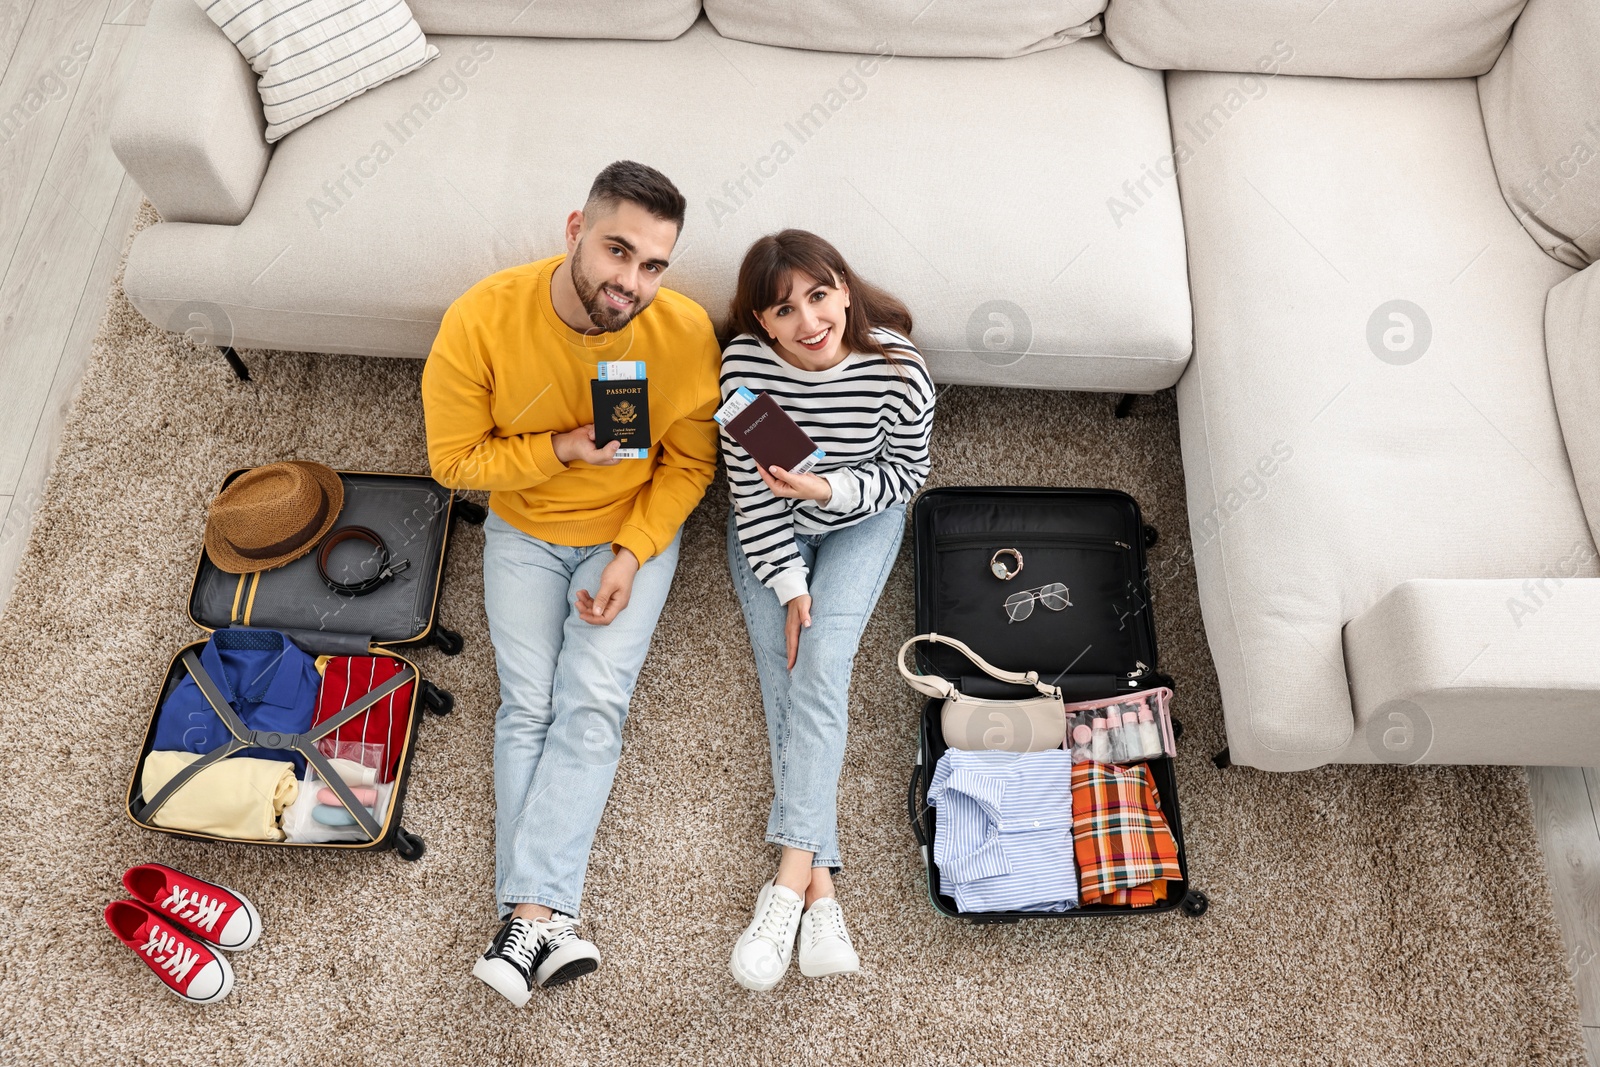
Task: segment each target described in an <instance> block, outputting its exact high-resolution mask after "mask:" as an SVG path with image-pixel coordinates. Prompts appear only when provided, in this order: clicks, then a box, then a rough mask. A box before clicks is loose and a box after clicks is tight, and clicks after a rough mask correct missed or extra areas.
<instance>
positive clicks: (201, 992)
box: [106, 900, 233, 1004]
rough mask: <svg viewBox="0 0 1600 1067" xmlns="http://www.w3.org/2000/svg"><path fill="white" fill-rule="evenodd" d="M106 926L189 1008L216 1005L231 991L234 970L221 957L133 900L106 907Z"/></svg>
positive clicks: (118, 901) (113, 902) (208, 946)
mask: <svg viewBox="0 0 1600 1067" xmlns="http://www.w3.org/2000/svg"><path fill="white" fill-rule="evenodd" d="M106 925H107V926H109V927H111V932H112V933H114V934H116V935H117V937H118V938H119V939H120V940H121V941H122V943H123V944H124V945H127V946H128V947H129V948H131V949H133V952H134V955H136V956H138V957H139V958H140V959H141V960H144V962H145V964H146V966H148V967H149V968H150V969H151V970H152V971H154V972H156V976H157V977H159V978H160V979H161V980H162V981H163V982H165V983H166V985H167V988H168V989H170V990H172V991H173V992H174V993H176V994H177V995H178V996H180V997H182V998H183V999H184V1000H187V1001H188V1002H189V1003H191V1004H215V1003H216V1002H217V1001H219V1000H221V999H222V998H223V997H225V996H227V995H228V992H229V990H231V989H232V988H233V968H232V967H230V966H228V961H227V960H226V959H224V958H223V957H222V954H221V953H219V952H217V951H215V950H214V949H212V947H211V946H210V945H208V944H206V943H205V942H204V941H201V940H199V939H198V938H193V937H190V936H189V935H188V934H186V933H184V932H183V930H182V929H180V928H179V927H177V926H175V925H172V924H170V923H168V922H167V920H166V918H165V917H163V916H162V915H160V914H158V913H156V912H154V911H152V910H151V909H150V908H147V907H145V906H144V905H143V904H141V903H139V902H138V901H136V900H113V901H112V902H111V903H110V904H107V905H106Z"/></svg>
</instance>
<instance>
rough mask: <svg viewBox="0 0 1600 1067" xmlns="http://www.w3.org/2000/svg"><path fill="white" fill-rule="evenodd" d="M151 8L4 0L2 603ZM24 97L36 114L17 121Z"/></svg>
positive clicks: (1580, 880)
mask: <svg viewBox="0 0 1600 1067" xmlns="http://www.w3.org/2000/svg"><path fill="white" fill-rule="evenodd" d="M149 6H150V0H0V515H4V519H3V521H0V604H3V603H4V601H5V599H6V598H7V597H9V596H10V593H11V582H12V575H13V574H14V572H15V570H16V565H17V560H18V557H19V556H20V555H21V553H22V548H23V546H24V544H25V543H26V542H27V537H28V531H29V529H30V528H31V526H32V523H33V514H34V510H35V508H37V506H38V504H39V501H40V499H41V497H42V495H43V492H44V483H45V478H46V477H47V476H48V475H49V473H50V464H51V462H52V460H53V459H54V458H55V451H56V446H57V442H58V440H59V438H60V435H61V426H62V423H63V422H64V421H65V420H66V415H67V410H68V407H69V406H70V405H71V403H72V396H73V393H74V392H76V390H77V387H78V381H79V379H80V378H81V377H82V375H83V369H84V365H85V363H86V361H87V360H88V357H89V344H90V341H91V340H92V339H93V337H94V333H95V329H96V328H97V327H98V326H99V323H100V320H101V318H102V317H103V316H104V314H105V302H106V292H107V289H108V288H109V286H110V284H111V278H112V275H113V273H114V272H115V270H116V266H117V260H118V257H119V255H120V252H121V243H122V238H123V236H124V235H125V234H126V233H127V230H128V227H129V226H130V225H131V224H132V221H133V215H134V212H135V210H136V209H137V208H138V205H139V190H138V188H137V187H136V186H135V185H134V184H133V182H132V180H131V179H129V178H127V177H126V176H125V175H124V174H123V172H122V167H121V166H120V165H119V164H118V163H117V160H116V158H115V157H114V156H113V155H112V154H111V149H110V147H109V145H108V144H107V138H106V130H107V125H108V122H109V117H110V111H111V106H112V104H113V103H114V101H115V100H116V97H117V88H118V86H119V85H120V84H121V79H122V78H123V77H124V76H125V75H126V73H127V71H128V69H129V67H130V64H131V61H132V59H133V56H134V53H135V51H136V50H137V48H138V44H139V36H140V34H141V33H142V32H143V25H144V21H145V16H146V13H147V12H148V10H149ZM63 64H64V65H63ZM63 69H66V70H70V71H71V72H72V73H71V74H70V75H67V76H65V77H63V76H60V75H59V73H58V72H59V71H61V70H63ZM41 100H42V103H41ZM19 105H20V107H21V110H20V111H18V112H16V114H17V115H20V116H23V121H20V122H19V121H17V120H16V118H15V117H13V118H11V119H9V120H8V119H7V116H10V115H12V112H13V108H15V107H18V106H19ZM1529 780H1530V782H1531V784H1532V788H1533V798H1534V807H1535V810H1536V813H1537V816H1538V822H1539V837H1540V841H1541V843H1542V845H1543V847H1544V855H1545V861H1546V863H1547V864H1548V865H1549V867H1550V878H1551V883H1552V888H1553V890H1554V893H1555V900H1556V910H1557V913H1558V915H1559V917H1560V919H1561V926H1562V932H1563V935H1564V936H1565V938H1566V948H1567V965H1568V970H1569V971H1570V973H1571V974H1572V977H1573V982H1574V984H1575V985H1576V987H1577V991H1578V1000H1579V1003H1580V1005H1581V1008H1582V1013H1583V1023H1584V1027H1585V1030H1584V1033H1585V1035H1586V1036H1587V1038H1588V1043H1589V1062H1590V1063H1591V1064H1592V1065H1593V1067H1600V816H1597V812H1600V771H1596V770H1588V771H1584V770H1577V769H1570V768H1532V769H1530V770H1529Z"/></svg>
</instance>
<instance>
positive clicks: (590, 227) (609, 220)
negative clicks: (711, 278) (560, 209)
mask: <svg viewBox="0 0 1600 1067" xmlns="http://www.w3.org/2000/svg"><path fill="white" fill-rule="evenodd" d="M597 210H599V211H601V212H605V213H604V214H600V215H595V216H592V217H591V216H580V215H579V214H578V213H576V212H575V213H574V216H573V219H574V220H578V219H581V225H579V226H578V227H577V228H576V232H574V227H573V225H572V220H569V222H568V227H567V251H568V255H569V258H570V261H571V269H572V286H573V288H574V289H576V290H577V291H578V299H579V300H581V301H583V306H584V310H586V311H587V312H588V313H589V318H590V320H591V321H592V322H593V323H594V324H595V325H596V326H598V327H599V328H600V329H602V330H605V331H607V332H609V333H615V332H616V331H618V330H620V329H622V328H623V327H624V326H626V325H628V323H629V322H630V321H632V319H633V317H634V316H635V315H637V314H639V312H641V311H643V310H644V309H645V308H647V307H649V306H650V301H652V300H654V299H655V298H656V290H657V289H659V288H661V275H662V272H663V271H665V270H666V269H667V257H669V256H670V255H671V254H672V246H673V245H674V244H676V243H677V240H678V227H677V226H676V224H674V223H672V222H669V221H667V220H666V219H658V218H656V217H655V216H654V215H652V214H650V212H648V211H646V210H645V209H644V208H642V207H640V206H639V205H638V204H634V203H630V202H628V201H623V202H622V203H620V204H618V205H617V206H616V209H615V210H610V209H608V208H606V207H603V206H602V207H600V208H598V209H597Z"/></svg>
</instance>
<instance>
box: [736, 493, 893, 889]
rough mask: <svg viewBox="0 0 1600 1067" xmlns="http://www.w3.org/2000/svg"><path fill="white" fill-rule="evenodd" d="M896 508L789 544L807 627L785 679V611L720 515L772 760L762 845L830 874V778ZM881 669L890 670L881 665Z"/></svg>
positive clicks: (833, 857)
mask: <svg viewBox="0 0 1600 1067" xmlns="http://www.w3.org/2000/svg"><path fill="white" fill-rule="evenodd" d="M905 528H906V509H905V505H904V504H896V505H894V506H893V507H890V508H886V509H884V510H883V511H880V512H878V513H877V514H876V515H874V516H872V517H871V518H868V519H863V520H862V521H861V522H858V523H856V524H855V525H854V526H846V527H844V528H843V529H840V530H834V531H832V532H830V533H825V534H801V535H798V536H797V537H796V538H795V547H796V548H797V549H798V550H799V552H800V558H801V559H803V560H805V561H806V565H807V566H808V567H810V569H811V574H810V577H809V579H808V585H809V586H810V593H811V628H810V629H808V630H804V629H803V630H801V631H800V652H799V655H798V657H797V658H796V659H795V663H794V670H793V671H792V672H791V671H790V670H789V658H788V650H787V646H786V644H785V640H784V631H783V628H784V623H785V621H786V620H787V617H788V608H787V607H786V606H785V605H783V604H780V603H778V597H777V594H776V593H774V592H773V591H772V590H771V589H768V588H767V587H766V586H764V585H762V584H761V582H760V580H759V579H757V578H756V576H755V572H754V571H752V570H751V569H750V563H749V561H748V560H746V559H745V555H744V549H743V548H741V547H740V545H739V533H738V530H737V529H736V528H735V526H734V521H733V514H732V512H729V514H728V567H729V569H730V570H731V571H732V572H733V588H734V590H735V591H736V592H738V594H739V602H740V603H741V604H742V605H743V606H744V622H745V626H746V627H747V628H748V629H749V631H750V644H751V646H752V647H753V648H754V649H755V655H756V673H757V674H758V675H760V677H761V702H762V704H763V705H764V706H765V708H766V712H767V743H768V745H769V747H770V749H771V754H772V811H771V813H770V814H769V815H768V817H767V840H768V841H771V842H773V843H774V844H778V845H788V846H789V847H790V848H798V849H802V850H804V851H806V852H814V853H816V855H815V856H814V857H813V859H812V861H811V862H812V866H814V867H831V868H834V869H838V867H839V866H840V863H839V827H838V821H839V814H838V813H839V771H840V768H842V767H843V766H844V743H845V733H846V727H847V726H848V724H849V698H850V673H851V670H852V669H853V668H854V666H855V659H856V648H857V647H858V646H859V645H860V644H861V631H862V630H864V629H865V628H866V625H867V619H868V618H869V617H870V616H871V615H872V609H873V607H874V606H875V605H876V604H877V603H878V595H879V594H880V593H882V592H883V586H884V583H885V582H886V581H888V578H889V568H890V567H892V566H893V565H894V559H895V555H896V554H897V553H898V552H899V550H900V539H901V537H902V536H904V534H905ZM879 667H880V669H882V670H892V669H893V668H892V666H891V665H890V664H888V663H883V664H879Z"/></svg>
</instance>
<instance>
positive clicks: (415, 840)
mask: <svg viewBox="0 0 1600 1067" xmlns="http://www.w3.org/2000/svg"><path fill="white" fill-rule="evenodd" d="M394 851H395V854H396V855H398V856H399V857H400V858H401V859H403V860H405V861H406V862H407V863H415V862H417V861H418V860H420V859H421V858H422V857H423V855H424V854H426V853H427V851H428V846H427V845H426V844H424V843H423V840H422V838H420V837H418V836H417V835H416V834H408V833H406V832H405V831H404V830H396V831H395V832H394ZM1184 906H1185V907H1187V906H1188V903H1187V901H1186V902H1185V904H1184Z"/></svg>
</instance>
